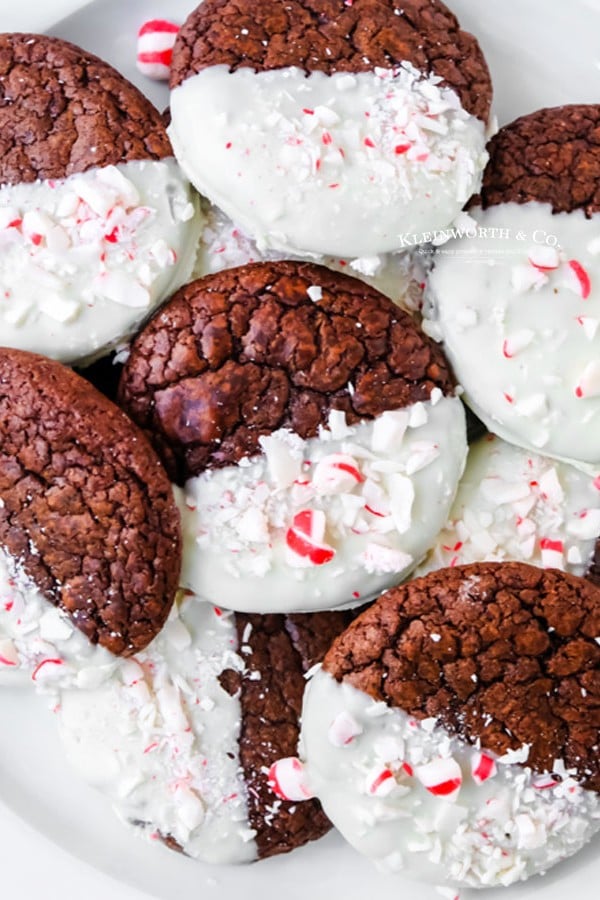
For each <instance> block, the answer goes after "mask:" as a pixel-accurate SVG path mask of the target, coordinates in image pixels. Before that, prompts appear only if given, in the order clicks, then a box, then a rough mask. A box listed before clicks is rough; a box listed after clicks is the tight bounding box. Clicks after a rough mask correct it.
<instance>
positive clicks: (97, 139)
mask: <svg viewBox="0 0 600 900" xmlns="http://www.w3.org/2000/svg"><path fill="white" fill-rule="evenodd" d="M0 49H1V51H2V58H3V61H4V62H3V64H2V65H3V70H2V71H3V75H2V82H1V86H0V97H2V101H3V102H2V109H1V113H0V128H1V131H2V154H1V156H2V162H1V164H0V329H1V334H2V344H3V345H4V346H10V347H15V348H19V349H24V350H31V351H33V352H36V353H41V354H43V355H45V356H50V357H52V358H55V359H58V360H60V361H62V362H67V363H73V362H80V363H84V364H85V363H86V362H88V361H90V360H92V359H94V358H96V357H99V356H102V355H103V354H106V353H108V352H109V351H110V350H111V349H113V348H114V347H115V346H116V345H118V344H119V343H120V342H122V341H124V340H126V339H127V338H129V337H131V335H132V334H133V333H134V332H135V331H136V329H137V328H138V327H139V325H140V323H141V322H142V321H143V320H144V319H145V318H147V317H148V316H149V315H150V313H151V312H152V311H153V310H154V309H155V308H156V307H157V306H158V305H159V304H160V303H161V302H162V301H163V300H164V299H165V298H166V297H167V296H168V295H169V294H171V293H172V292H173V291H174V290H176V289H177V288H178V287H179V286H180V285H181V284H183V283H184V282H185V281H186V280H187V278H188V277H189V276H190V273H191V271H192V268H193V265H194V262H195V254H196V244H197V240H198V235H199V232H200V227H201V220H200V216H199V212H198V208H197V201H196V199H195V197H194V193H193V190H192V188H191V186H190V184H189V182H188V181H187V179H186V178H185V176H184V175H183V173H182V172H181V170H180V169H179V166H178V164H177V163H176V161H175V159H174V158H173V152H172V150H171V147H170V144H169V141H168V138H167V135H166V131H165V128H164V124H163V122H162V120H161V117H160V115H159V114H158V112H157V111H156V110H155V109H154V108H153V107H152V106H151V105H150V103H149V102H148V101H147V100H146V99H145V98H143V97H142V95H141V94H140V93H139V92H138V91H137V89H136V88H134V87H133V85H131V84H129V82H127V81H126V80H125V79H124V78H123V77H122V76H121V75H119V74H118V73H117V72H116V71H115V70H114V69H112V68H111V67H110V66H108V65H107V64H106V63H103V62H102V61H100V60H98V59H96V58H95V57H92V56H90V55H89V54H87V53H84V51H82V50H79V48H77V47H75V46H73V45H72V44H68V43H66V42H64V41H60V40H58V39H56V38H49V37H47V36H38V35H20V34H6V35H3V36H2V37H1V38H0ZM25 76H26V80H27V84H28V90H27V91H23V90H21V85H22V84H23V82H24V79H25Z"/></svg>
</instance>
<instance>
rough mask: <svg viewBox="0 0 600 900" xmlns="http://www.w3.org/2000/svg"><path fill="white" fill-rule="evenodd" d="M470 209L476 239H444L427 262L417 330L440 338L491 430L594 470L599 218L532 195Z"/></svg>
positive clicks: (599, 458)
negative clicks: (430, 266)
mask: <svg viewBox="0 0 600 900" xmlns="http://www.w3.org/2000/svg"><path fill="white" fill-rule="evenodd" d="M471 214H472V216H474V217H475V220H476V223H477V227H474V229H473V232H472V233H473V234H474V236H467V237H463V238H462V239H460V240H453V241H451V242H450V243H448V244H445V245H444V246H443V247H442V249H441V251H440V253H439V254H438V256H437V258H436V263H435V268H434V270H433V272H432V273H431V275H430V279H429V284H428V289H427V298H426V303H425V315H426V319H427V321H426V322H425V324H424V328H425V330H427V331H428V333H429V334H431V335H432V336H434V337H436V338H437V339H441V340H443V343H444V349H445V352H446V355H447V356H448V358H449V360H450V362H451V363H452V365H453V368H454V371H455V373H456V376H457V378H458V380H459V381H460V383H461V384H462V386H463V387H464V390H465V399H466V401H467V402H468V403H469V405H470V406H472V408H473V409H474V411H475V412H476V413H477V415H478V416H480V418H481V419H482V420H483V421H484V422H485V424H486V425H487V427H488V429H489V430H490V431H492V432H494V433H495V434H498V435H499V436H500V437H502V438H504V439H505V440H508V441H510V442H511V443H514V444H518V445H520V446H523V447H526V448H528V449H531V450H533V451H534V452H538V453H543V454H544V455H547V456H554V457H557V458H562V459H564V460H566V461H571V462H573V463H575V464H576V465H588V466H592V467H594V466H596V467H597V466H598V465H599V464H600V214H595V215H594V216H592V217H591V218H590V219H586V218H585V215H584V213H583V212H582V211H576V212H572V213H558V214H556V215H553V214H552V210H551V207H550V205H549V204H540V203H534V202H531V203H525V204H516V203H504V204H499V205H497V206H493V207H490V208H489V209H487V210H485V211H484V210H481V209H477V210H474V211H472V213H471ZM481 229H483V231H482V230H481ZM506 232H509V236H508V237H507V236H506ZM555 241H556V244H557V246H556V247H554V242H555Z"/></svg>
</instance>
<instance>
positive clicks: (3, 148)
mask: <svg viewBox="0 0 600 900" xmlns="http://www.w3.org/2000/svg"><path fill="white" fill-rule="evenodd" d="M168 156H172V151H171V146H170V143H169V139H168V138H167V134H166V131H165V127H164V125H163V122H162V119H161V116H160V114H159V113H158V112H157V110H155V109H154V107H153V106H152V104H151V103H150V101H149V100H147V99H146V98H145V97H144V96H143V95H142V94H141V92H140V91H138V90H137V88H135V87H134V86H133V85H132V84H130V82H128V81H127V80H126V79H125V78H123V76H122V75H120V74H119V73H118V72H117V71H116V70H115V69H113V68H112V67H111V66H109V65H108V63H105V62H103V61H102V60H100V59H98V58H97V57H95V56H92V55H91V54H90V53H87V51H84V50H81V49H80V48H79V47H76V46H75V45H74V44H70V43H68V42H67V41H62V40H59V39H58V38H52V37H48V36H47V35H35V34H19V33H16V34H2V35H0V184H3V185H4V184H20V183H30V182H34V181H37V180H38V179H44V180H47V179H53V178H55V179H59V178H66V177H68V176H69V175H73V174H76V173H80V172H85V171H87V170H88V169H91V168H94V167H97V166H98V167H100V166H109V165H116V164H117V163H124V162H129V161H131V160H141V159H153V160H158V159H163V158H165V157H168Z"/></svg>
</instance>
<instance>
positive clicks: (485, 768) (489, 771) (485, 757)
mask: <svg viewBox="0 0 600 900" xmlns="http://www.w3.org/2000/svg"><path fill="white" fill-rule="evenodd" d="M497 771H498V769H497V767H496V761H495V759H494V757H493V756H490V755H489V753H482V752H481V751H479V752H477V753H475V755H474V756H473V757H472V758H471V775H472V776H473V781H474V782H475V783H476V784H483V782H484V781H487V780H488V778H493V777H494V775H495V774H496V773H497Z"/></svg>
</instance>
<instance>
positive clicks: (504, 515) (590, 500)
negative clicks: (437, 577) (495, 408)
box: [416, 435, 600, 575]
mask: <svg viewBox="0 0 600 900" xmlns="http://www.w3.org/2000/svg"><path fill="white" fill-rule="evenodd" d="M598 537H600V477H599V476H594V475H593V474H588V473H586V472H582V471H580V470H579V469H576V468H574V466H570V465H568V464H567V463H562V462H558V461H556V460H553V459H549V458H547V457H544V456H540V455H539V454H537V453H530V452H529V451H527V450H521V449H520V448H519V447H515V446H513V445H512V444H507V443H506V442H505V441H503V440H502V439H501V438H497V437H493V436H492V435H487V436H485V437H483V438H481V439H480V440H479V441H477V442H476V443H475V444H472V445H471V447H470V448H469V455H468V457H467V466H466V469H465V473H464V475H463V477H462V479H461V482H460V485H459V488H458V492H457V494H456V499H455V501H454V503H453V504H452V509H451V511H450V516H449V518H448V522H447V524H446V526H445V528H443V529H442V531H441V532H440V534H439V536H438V538H437V540H436V543H435V546H434V547H433V549H432V550H431V552H430V553H429V554H428V556H427V558H426V559H425V561H424V563H423V564H422V565H421V566H420V567H419V569H418V570H417V573H416V574H417V575H424V574H426V573H427V572H431V571H433V570H434V569H443V568H445V567H446V566H456V565H464V564H466V563H472V562H481V561H483V560H488V561H502V560H516V561H519V562H527V563H530V564H531V565H537V566H541V567H542V568H554V569H562V570H564V571H567V572H571V573H572V574H573V575H585V574H586V572H587V570H588V568H589V566H590V563H591V560H592V557H593V555H594V549H595V546H596V540H597V539H598Z"/></svg>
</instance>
